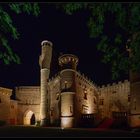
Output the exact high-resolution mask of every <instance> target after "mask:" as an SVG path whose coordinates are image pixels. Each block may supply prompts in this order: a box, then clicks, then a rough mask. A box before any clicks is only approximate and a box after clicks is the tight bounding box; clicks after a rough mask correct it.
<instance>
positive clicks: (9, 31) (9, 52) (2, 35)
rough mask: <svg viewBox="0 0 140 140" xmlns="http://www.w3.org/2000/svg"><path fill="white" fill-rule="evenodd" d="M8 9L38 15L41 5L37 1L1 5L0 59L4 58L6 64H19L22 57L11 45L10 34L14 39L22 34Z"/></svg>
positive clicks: (18, 12)
mask: <svg viewBox="0 0 140 140" xmlns="http://www.w3.org/2000/svg"><path fill="white" fill-rule="evenodd" d="M7 9H8V10H11V11H14V12H15V13H16V14H20V13H23V12H24V13H27V14H33V15H35V16H38V14H39V12H40V11H39V6H38V4H37V3H9V4H4V3H3V4H1V5H0V59H1V60H3V62H4V64H10V63H11V62H14V63H17V64H19V63H20V58H19V56H18V55H17V54H16V53H15V52H13V49H12V48H11V46H10V45H9V42H8V36H9V35H10V36H11V37H12V38H13V39H14V40H17V39H19V35H20V34H19V32H18V31H17V29H16V27H15V26H14V24H13V21H12V18H11V16H10V14H9V13H8V10H7Z"/></svg>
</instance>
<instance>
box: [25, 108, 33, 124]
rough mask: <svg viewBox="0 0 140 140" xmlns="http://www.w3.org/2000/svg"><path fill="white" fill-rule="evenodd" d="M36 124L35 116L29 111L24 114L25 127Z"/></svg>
mask: <svg viewBox="0 0 140 140" xmlns="http://www.w3.org/2000/svg"><path fill="white" fill-rule="evenodd" d="M34 124H35V114H34V113H33V112H32V111H31V110H28V111H26V112H25V113H24V125H34Z"/></svg>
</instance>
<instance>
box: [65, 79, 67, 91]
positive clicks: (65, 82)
mask: <svg viewBox="0 0 140 140" xmlns="http://www.w3.org/2000/svg"><path fill="white" fill-rule="evenodd" d="M67 85H68V82H67V81H65V89H67Z"/></svg>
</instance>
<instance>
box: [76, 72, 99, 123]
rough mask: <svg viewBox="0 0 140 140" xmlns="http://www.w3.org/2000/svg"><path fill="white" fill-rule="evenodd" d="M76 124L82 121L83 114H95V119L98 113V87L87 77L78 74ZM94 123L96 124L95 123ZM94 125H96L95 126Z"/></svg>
mask: <svg viewBox="0 0 140 140" xmlns="http://www.w3.org/2000/svg"><path fill="white" fill-rule="evenodd" d="M75 79H76V100H75V104H76V109H75V110H76V111H75V112H76V116H75V117H76V123H77V125H79V124H78V123H79V122H80V120H81V115H83V114H85V115H86V114H87V115H88V114H93V115H94V117H95V116H96V113H97V105H98V104H97V103H98V101H97V97H98V95H97V94H98V93H97V87H96V86H95V84H93V82H91V81H90V80H89V79H88V78H87V77H86V76H84V75H83V74H82V75H81V74H80V72H76V75H75ZM93 123H94V122H93ZM93 125H94V124H93Z"/></svg>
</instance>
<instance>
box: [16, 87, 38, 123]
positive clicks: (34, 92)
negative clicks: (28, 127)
mask: <svg viewBox="0 0 140 140" xmlns="http://www.w3.org/2000/svg"><path fill="white" fill-rule="evenodd" d="M16 98H17V100H18V108H17V110H18V117H17V123H18V124H23V123H24V117H25V115H26V113H28V111H32V112H33V113H34V114H35V118H36V120H40V116H39V114H40V87H39V86H24V87H16Z"/></svg>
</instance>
